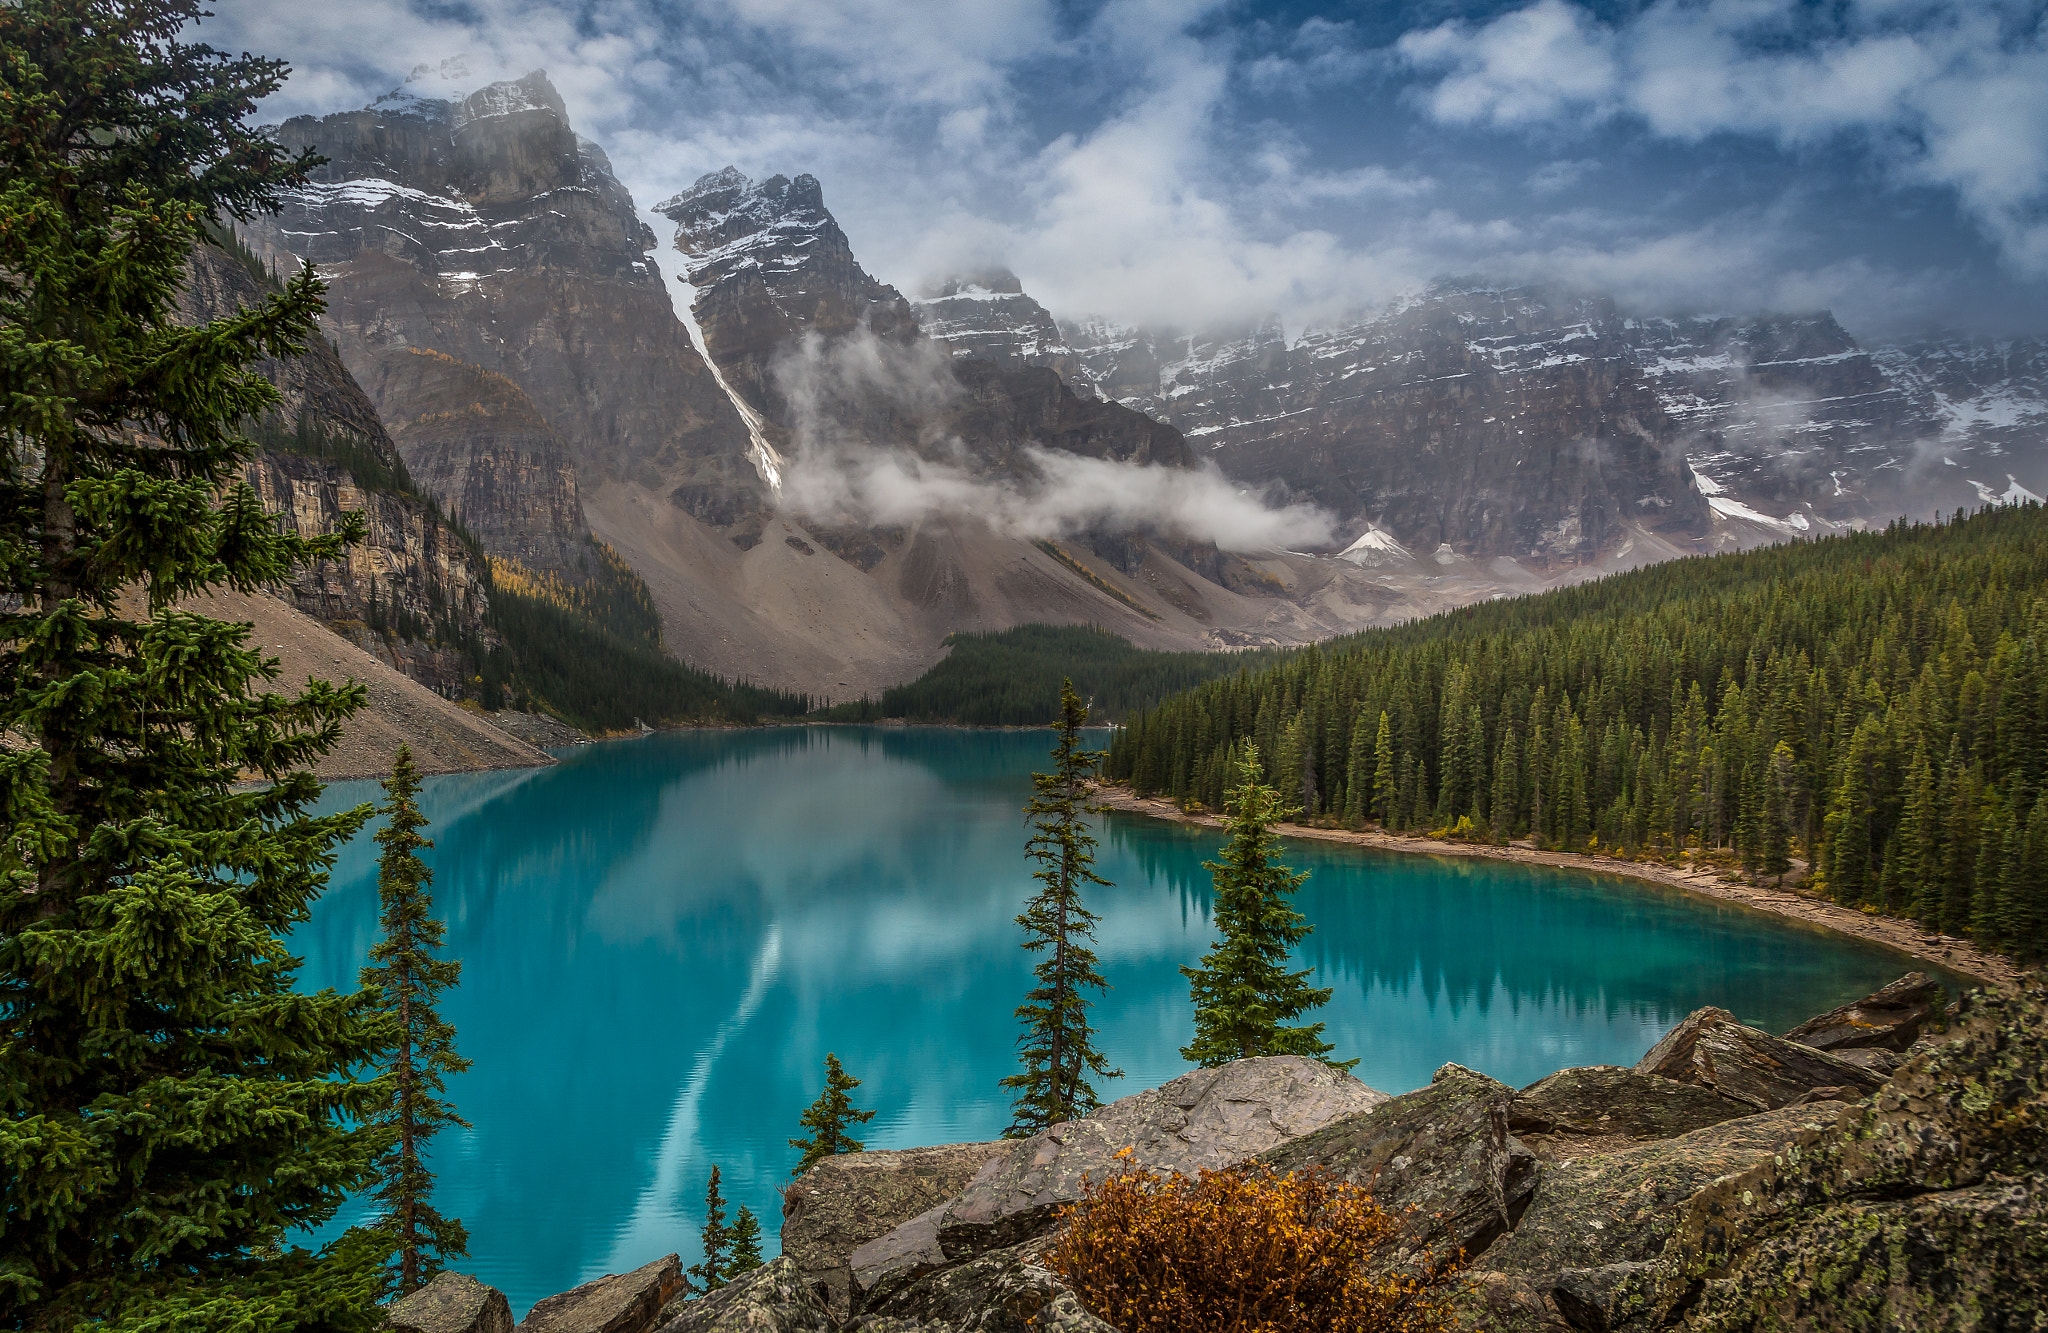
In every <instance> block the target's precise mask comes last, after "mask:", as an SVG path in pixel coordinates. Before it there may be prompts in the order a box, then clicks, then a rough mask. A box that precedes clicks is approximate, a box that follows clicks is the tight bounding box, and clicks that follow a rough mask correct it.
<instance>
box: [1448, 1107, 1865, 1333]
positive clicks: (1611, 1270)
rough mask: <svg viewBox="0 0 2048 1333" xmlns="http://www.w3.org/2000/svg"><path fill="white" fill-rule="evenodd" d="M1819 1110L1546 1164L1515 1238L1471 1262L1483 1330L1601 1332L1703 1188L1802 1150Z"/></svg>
mask: <svg viewBox="0 0 2048 1333" xmlns="http://www.w3.org/2000/svg"><path fill="white" fill-rule="evenodd" d="M1828 1109H1829V1108H1811V1109H1809V1108H1799V1109H1792V1110H1779V1111H1766V1112H1763V1113H1761V1114H1753V1115H1749V1116H1745V1117H1742V1118H1740V1119H1733V1120H1728V1121H1725V1122H1723V1123H1721V1124H1717V1125H1712V1126H1708V1127H1707V1128H1704V1129H1697V1130H1694V1131H1692V1132H1691V1133H1688V1134H1682V1135H1679V1136H1678V1137H1676V1138H1672V1139H1666V1140H1662V1141H1658V1142H1652V1143H1646V1144H1643V1145H1641V1146H1639V1147H1634V1148H1628V1149H1625V1150H1623V1151H1619V1152H1608V1153H1595V1154H1592V1155H1589V1156H1586V1157H1583V1158H1578V1159H1573V1160H1568V1161H1563V1162H1556V1163H1552V1164H1549V1165H1546V1166H1545V1167H1544V1169H1543V1175H1542V1179H1541V1181H1540V1182H1539V1183H1538V1185H1537V1187H1536V1191H1535V1197H1534V1198H1533V1199H1532V1200H1531V1201H1530V1203H1529V1205H1528V1208H1527V1210H1526V1211H1525V1212H1523V1213H1522V1215H1521V1217H1520V1219H1519V1220H1518V1221H1517V1222H1516V1223H1515V1227H1514V1230H1513V1231H1512V1232H1510V1233H1509V1234H1507V1235H1505V1236H1502V1237H1501V1238H1500V1239H1499V1240H1497V1241H1496V1242H1495V1243H1494V1244H1493V1245H1492V1246H1491V1247H1490V1248H1488V1249H1486V1251H1485V1253H1484V1254H1483V1255H1481V1256H1479V1257H1478V1258H1476V1259H1475V1260H1474V1261H1473V1264H1472V1267H1473V1270H1474V1271H1473V1273H1472V1274H1471V1276H1470V1279H1469V1281H1470V1282H1471V1284H1472V1285H1473V1287H1474V1288H1476V1289H1478V1290H1481V1291H1483V1292H1484V1302H1483V1303H1484V1305H1485V1307H1486V1309H1487V1311H1488V1314H1489V1316H1490V1317H1489V1318H1488V1320H1487V1323H1488V1324H1489V1326H1491V1327H1495V1328H1498V1329H1502V1330H1512V1329H1515V1328H1533V1327H1543V1326H1546V1325H1553V1324H1556V1323H1558V1322H1563V1323H1565V1324H1568V1325H1570V1326H1572V1327H1576V1328H1589V1329H1600V1328H1606V1327H1608V1326H1609V1323H1608V1322H1606V1321H1608V1320H1609V1319H1610V1314H1609V1312H1610V1311H1612V1310H1614V1309H1616V1308H1620V1307H1622V1306H1625V1305H1626V1303H1627V1302H1628V1300H1629V1298H1630V1293H1631V1292H1632V1291H1633V1290H1634V1287H1635V1285H1636V1284H1637V1282H1638V1281H1639V1280H1640V1279H1641V1277H1642V1272H1643V1269H1644V1266H1645V1261H1647V1260H1651V1259H1654V1258H1656V1257H1657V1256H1658V1255H1659V1254H1661V1253H1662V1252H1663V1249H1664V1245H1665V1242H1666V1241H1667V1240H1668V1239H1669V1238H1670V1237H1671V1235H1672V1233H1673V1231H1674V1230H1675V1229H1676V1228H1677V1227H1678V1225H1679V1222H1680V1218H1681V1212H1682V1209H1683V1208H1684V1206H1685V1205H1686V1204H1687V1203H1688V1202H1689V1201H1690V1200H1691V1199H1692V1198H1693V1197H1694V1196H1695V1195H1697V1194H1698V1193H1699V1191H1700V1190H1701V1189H1703V1188H1704V1187H1706V1186H1707V1185H1708V1184H1710V1183H1712V1182H1713V1181H1715V1180H1718V1179H1720V1178H1722V1177H1724V1176H1727V1175H1729V1174H1731V1173H1734V1172H1739V1171H1744V1170H1748V1169H1749V1168H1751V1167H1754V1166H1756V1165H1757V1164H1759V1163H1762V1162H1768V1161H1770V1160H1771V1158H1772V1156H1773V1155H1774V1154H1782V1153H1784V1152H1786V1151H1788V1150H1793V1149H1796V1148H1798V1147H1799V1146H1800V1145H1805V1144H1811V1143H1812V1142H1813V1141H1814V1140H1816V1139H1817V1138H1819V1136H1820V1134H1821V1132H1822V1130H1823V1129H1825V1128H1826V1123H1827V1120H1828V1119H1829V1118H1831V1117H1829V1116H1827V1114H1826V1112H1827V1111H1828ZM1832 1109H1833V1110H1834V1111H1837V1112H1839V1110H1840V1109H1841V1108H1839V1107H1835V1108H1832Z"/></svg>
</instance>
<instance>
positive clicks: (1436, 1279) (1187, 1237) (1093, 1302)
mask: <svg viewBox="0 0 2048 1333" xmlns="http://www.w3.org/2000/svg"><path fill="white" fill-rule="evenodd" d="M1122 1155H1123V1157H1124V1158H1125V1160H1126V1161H1127V1162H1128V1160H1129V1150H1128V1149H1126V1150H1125V1152H1124V1153H1123V1154H1122ZM1082 1191H1083V1192H1082V1198H1081V1201H1080V1202H1079V1203H1077V1204H1075V1205H1073V1206H1072V1207H1071V1208H1069V1209H1068V1210H1067V1213H1066V1217H1065V1226H1064V1228H1063V1229H1062V1231H1061V1232H1060V1234H1059V1236H1058V1237H1057V1239H1056V1240H1055V1241H1054V1243H1053V1246H1052V1249H1051V1250H1050V1251H1049V1252H1048V1253H1047V1255H1046V1263H1047V1265H1048V1266H1049V1267H1051V1268H1052V1270H1053V1271H1054V1272H1056V1273H1058V1274H1059V1275H1060V1276H1061V1277H1062V1278H1064V1279H1065V1280H1066V1282H1067V1284H1068V1285H1069V1286H1071V1287H1073V1289H1074V1291H1075V1294H1076V1295H1078V1296H1079V1297H1080V1298H1081V1303H1082V1304H1083V1305H1085V1306H1087V1308H1088V1309H1089V1310H1090V1311H1092V1312H1093V1313H1094V1314H1095V1315H1096V1316H1098V1317H1099V1318H1102V1319H1104V1320H1107V1321H1108V1322H1109V1323H1112V1324H1114V1325H1116V1327H1117V1328H1119V1329H1121V1330H1122V1331H1123V1333H1169V1330H1171V1333H1310V1331H1311V1330H1313V1331H1314V1333H1439V1331H1440V1330H1448V1329H1449V1328H1451V1327H1452V1325H1453V1321H1452V1316H1451V1314H1450V1311H1449V1307H1448V1305H1447V1303H1446V1301H1445V1299H1444V1295H1443V1293H1444V1291H1445V1290H1446V1287H1447V1281H1448V1279H1449V1277H1450V1272H1449V1271H1443V1272H1431V1271H1428V1270H1427V1268H1426V1267H1425V1271H1424V1272H1423V1273H1422V1274H1420V1275H1416V1276H1411V1275H1408V1274H1403V1273H1393V1274H1387V1273H1380V1272H1375V1271H1373V1270H1372V1268H1371V1267H1370V1265H1371V1261H1372V1260H1373V1259H1374V1257H1375V1256H1377V1255H1379V1254H1380V1253H1382V1252H1383V1251H1385V1250H1386V1249H1388V1247H1390V1246H1391V1245H1392V1244H1393V1242H1394V1239H1395V1237H1396V1234H1397V1232H1398V1231H1399V1224H1398V1222H1397V1221H1396V1220H1395V1219H1394V1218H1393V1217H1390V1216H1389V1215H1388V1214H1387V1213H1386V1212H1385V1211H1384V1210H1382V1209H1381V1208H1380V1207H1379V1206H1378V1205H1376V1204H1374V1203H1373V1201H1372V1198H1371V1196H1369V1195H1368V1194H1366V1192H1365V1191H1364V1190H1362V1189H1359V1188H1358V1187H1357V1186H1355V1185H1347V1184H1344V1183H1342V1182H1339V1181H1334V1180H1332V1179H1330V1178H1329V1177H1328V1176H1327V1175H1325V1174H1323V1173H1320V1172H1297V1173H1292V1174H1284V1175H1283V1174H1281V1173H1279V1172H1277V1171H1275V1170H1274V1169H1273V1168H1272V1167H1270V1166H1265V1165H1263V1164H1247V1165H1243V1166H1238V1167H1232V1168H1231V1169H1229V1170H1226V1171H1204V1172H1202V1173H1201V1175H1200V1177H1199V1178H1197V1179H1194V1180H1190V1179H1188V1178H1187V1177H1186V1176H1183V1175H1179V1174H1170V1175H1160V1174H1158V1173H1156V1172H1151V1171H1141V1170H1127V1171H1125V1172H1124V1173H1123V1174H1120V1175H1116V1176H1112V1177H1111V1178H1110V1179H1108V1180H1106V1181H1104V1182H1103V1183H1101V1184H1100V1185H1097V1184H1095V1183H1093V1182H1092V1181H1090V1182H1084V1184H1083V1187H1082ZM1424 1262H1425V1265H1426V1263H1427V1261H1426V1260H1425V1261H1424Z"/></svg>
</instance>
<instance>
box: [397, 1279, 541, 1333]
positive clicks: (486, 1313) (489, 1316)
mask: <svg viewBox="0 0 2048 1333" xmlns="http://www.w3.org/2000/svg"><path fill="white" fill-rule="evenodd" d="M384 1327H385V1328H387V1329H390V1330H391V1333H512V1307H511V1306H510V1305H507V1304H506V1303H505V1293H504V1292H502V1291H499V1290H498V1289H497V1288H496V1287H492V1286H487V1285H486V1284H484V1283H482V1282H479V1281H477V1280H476V1279H475V1278H473V1277H469V1276H467V1275H466V1274H462V1273H448V1272H441V1273H436V1274H435V1275H434V1280H433V1281H431V1282H429V1283H427V1285H426V1286H424V1287H421V1288H420V1289H419V1290H418V1291H416V1292H414V1293H413V1294H412V1295H410V1296H407V1297H404V1298H402V1299H400V1300H396V1301H393V1302H392V1303H391V1305H390V1308H389V1309H387V1310H386V1311H385V1312H384Z"/></svg>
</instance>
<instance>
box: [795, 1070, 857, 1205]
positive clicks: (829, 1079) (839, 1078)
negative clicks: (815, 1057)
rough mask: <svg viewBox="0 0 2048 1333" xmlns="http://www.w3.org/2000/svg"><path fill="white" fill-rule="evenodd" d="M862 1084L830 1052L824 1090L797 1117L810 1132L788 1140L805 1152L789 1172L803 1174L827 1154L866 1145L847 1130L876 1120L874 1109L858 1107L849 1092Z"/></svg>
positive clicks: (844, 1151) (836, 1153) (853, 1150)
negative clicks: (807, 1134)
mask: <svg viewBox="0 0 2048 1333" xmlns="http://www.w3.org/2000/svg"><path fill="white" fill-rule="evenodd" d="M859 1086H860V1080H859V1079H857V1078H855V1077H854V1076H853V1075H851V1074H849V1073H847V1072H846V1069H845V1067H844V1066H842V1065H841V1064H840V1063H839V1057H838V1056H836V1055H833V1054H831V1053H830V1052H827V1053H826V1056H825V1090H824V1091H823V1092H820V1093H819V1094H818V1100H816V1101H814V1102H812V1103H811V1104H810V1106H809V1108H807V1109H806V1110H805V1111H804V1113H803V1115H802V1117H801V1118H800V1119H799V1121H798V1123H800V1124H801V1125H802V1126H803V1127H804V1128H805V1129H808V1130H809V1131H811V1136H810V1137H809V1138H807V1139H791V1140H790V1141H789V1146H790V1147H792V1148H798V1149H801V1150H802V1152H803V1156H802V1157H800V1158H798V1159H797V1164H796V1168H795V1169H794V1170H792V1171H791V1172H790V1173H789V1174H791V1175H792V1176H800V1175H802V1174H803V1173H804V1172H806V1171H808V1170H810V1169H811V1168H812V1167H814V1166H816V1165H817V1164H818V1163H819V1162H822V1161H824V1160H825V1159H826V1158H827V1157H836V1156H838V1155H839V1154H840V1153H849V1152H859V1151H860V1150H861V1148H862V1147H863V1146H864V1145H863V1144H862V1143H861V1141H860V1140H859V1139H857V1138H855V1137H853V1135H851V1134H849V1133H847V1131H848V1130H849V1129H851V1128H853V1127H854V1126H855V1125H865V1124H866V1123H867V1122H868V1121H870V1120H873V1119H874V1118H875V1113H874V1112H873V1111H862V1110H859V1109H858V1108H856V1107H855V1106H854V1104H853V1098H852V1097H850V1096H848V1095H847V1094H849V1093H851V1092H852V1091H853V1090H854V1089H855V1088H857V1087H859Z"/></svg>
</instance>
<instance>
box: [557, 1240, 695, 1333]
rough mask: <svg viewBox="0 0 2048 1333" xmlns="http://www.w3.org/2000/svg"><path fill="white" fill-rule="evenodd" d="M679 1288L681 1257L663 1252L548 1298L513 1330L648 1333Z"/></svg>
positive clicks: (558, 1332)
mask: <svg viewBox="0 0 2048 1333" xmlns="http://www.w3.org/2000/svg"><path fill="white" fill-rule="evenodd" d="M682 1289H683V1264H682V1260H681V1259H680V1258H678V1257H677V1256H675V1255H673V1254H669V1255H663V1256H662V1257H661V1258H659V1259H656V1260H655V1261H654V1262H653V1263H651V1264H645V1265H642V1266H641V1267H639V1268H636V1269H634V1270H633V1271H632V1272H630V1273H614V1274H611V1275H609V1276H606V1277H601V1278H599V1279H597V1281H595V1282H586V1283H584V1284H583V1285H582V1286H580V1287H577V1288H575V1289H573V1290H571V1291H565V1292H563V1293H562V1294H561V1295H559V1296H550V1297H548V1298H547V1299H546V1300H544V1301H542V1302H540V1303H539V1304H537V1305H535V1306H534V1307H533V1308H532V1309H531V1310H528V1311H527V1312H526V1318H525V1319H523V1320H521V1321H520V1323H519V1333H648V1330H650V1329H652V1328H653V1327H654V1325H655V1323H656V1321H657V1319H658V1318H659V1316H660V1314H661V1308H662V1306H664V1305H666V1304H668V1302H669V1299H670V1298H671V1297H673V1296H675V1295H676V1293H678V1292H680V1291H681V1290H682Z"/></svg>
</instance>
